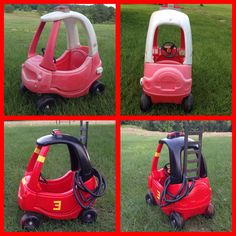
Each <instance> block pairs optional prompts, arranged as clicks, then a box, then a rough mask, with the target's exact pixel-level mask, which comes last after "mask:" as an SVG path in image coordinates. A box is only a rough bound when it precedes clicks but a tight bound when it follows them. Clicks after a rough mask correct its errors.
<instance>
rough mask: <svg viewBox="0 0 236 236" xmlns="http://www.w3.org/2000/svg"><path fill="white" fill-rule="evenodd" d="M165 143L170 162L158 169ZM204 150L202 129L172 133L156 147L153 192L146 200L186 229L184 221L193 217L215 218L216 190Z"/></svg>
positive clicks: (150, 180)
mask: <svg viewBox="0 0 236 236" xmlns="http://www.w3.org/2000/svg"><path fill="white" fill-rule="evenodd" d="M189 134H198V135H199V141H198V142H196V141H193V140H192V139H190V138H188V136H189ZM163 144H166V145H167V147H168V149H169V158H170V163H167V164H166V165H165V166H164V167H163V168H161V169H158V160H159V156H160V153H161V150H162V146H163ZM201 149H202V132H201V131H200V132H199V133H196V132H189V131H188V130H187V129H186V130H185V134H184V133H183V132H173V133H170V134H169V135H168V136H167V138H164V139H161V140H160V141H159V145H158V147H157V149H156V153H155V155H154V158H153V162H152V169H151V173H150V175H149V176H148V187H149V190H150V191H149V193H148V194H147V195H146V202H147V203H148V204H149V205H158V206H159V207H160V208H161V210H162V211H163V212H164V213H165V214H166V215H168V216H169V219H170V224H171V226H172V227H173V228H174V229H181V228H183V226H184V221H185V220H187V219H189V218H190V217H192V216H195V215H200V214H203V215H205V216H206V217H208V218H211V217H213V215H214V206H213V205H212V203H211V197H212V190H211V187H210V183H209V180H208V178H207V170H206V163H205V161H204V157H203V155H202V152H201ZM194 165H195V168H193V167H194Z"/></svg>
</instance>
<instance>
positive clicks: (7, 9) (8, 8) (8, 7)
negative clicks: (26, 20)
mask: <svg viewBox="0 0 236 236" xmlns="http://www.w3.org/2000/svg"><path fill="white" fill-rule="evenodd" d="M4 11H5V12H6V13H13V12H14V6H13V5H11V4H6V5H5V6H4Z"/></svg>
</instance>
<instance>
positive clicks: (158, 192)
mask: <svg viewBox="0 0 236 236" xmlns="http://www.w3.org/2000/svg"><path fill="white" fill-rule="evenodd" d="M157 199H158V200H160V191H159V190H157Z"/></svg>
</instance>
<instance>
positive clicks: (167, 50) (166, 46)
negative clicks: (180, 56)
mask: <svg viewBox="0 0 236 236" xmlns="http://www.w3.org/2000/svg"><path fill="white" fill-rule="evenodd" d="M176 53H177V46H176V45H175V44H174V43H172V42H165V43H163V44H162V46H161V55H162V56H163V57H166V58H173V57H175V56H176Z"/></svg>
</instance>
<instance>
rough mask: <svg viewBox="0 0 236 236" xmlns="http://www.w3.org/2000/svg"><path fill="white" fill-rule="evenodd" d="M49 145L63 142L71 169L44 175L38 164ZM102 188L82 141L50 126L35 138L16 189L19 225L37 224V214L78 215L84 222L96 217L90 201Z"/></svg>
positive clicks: (44, 157) (40, 162)
mask: <svg viewBox="0 0 236 236" xmlns="http://www.w3.org/2000/svg"><path fill="white" fill-rule="evenodd" d="M51 145H67V147H68V150H69V154H70V162H71V170H69V171H68V172H67V173H66V174H65V175H64V176H62V177H60V178H57V179H46V178H45V177H44V176H43V175H42V173H41V170H42V167H43V164H44V161H45V160H46V156H47V153H48V151H49V148H50V146H51ZM105 189H106V182H105V180H104V178H103V177H102V175H101V174H100V173H99V172H98V171H97V170H96V169H95V168H93V167H92V166H91V163H90V159H89V155H88V152H87V149H86V147H85V145H83V144H82V143H81V142H80V141H79V140H78V139H77V138H75V137H73V136H70V135H67V134H62V133H61V132H60V131H59V130H53V132H52V134H50V135H46V136H43V137H41V138H39V139H38V140H37V146H36V148H35V150H34V152H33V154H32V156H31V158H30V161H29V164H28V167H27V169H26V171H25V174H24V177H23V178H22V180H21V182H20V186H19V190H18V204H19V207H20V208H21V209H22V210H23V211H25V213H24V215H23V216H22V218H21V221H20V222H21V226H22V228H23V229H25V230H28V231H31V230H34V229H37V228H38V227H39V225H40V215H44V216H47V217H50V218H53V219H57V220H62V219H76V218H78V217H79V218H80V219H81V220H82V222H84V223H90V222H94V221H95V220H96V218H97V213H96V210H95V209H94V208H93V205H94V203H95V201H96V199H97V198H98V197H101V196H102V195H103V193H104V191H105Z"/></svg>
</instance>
